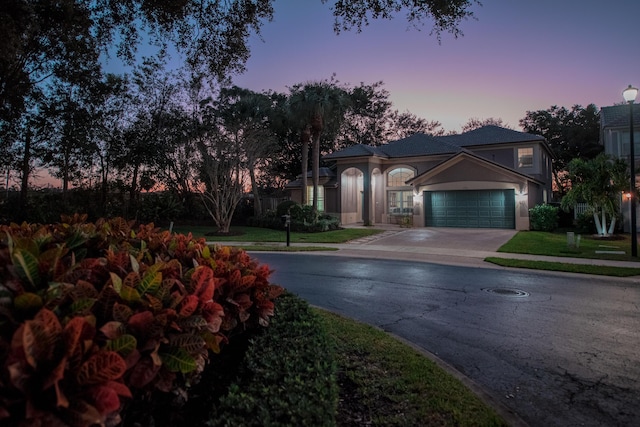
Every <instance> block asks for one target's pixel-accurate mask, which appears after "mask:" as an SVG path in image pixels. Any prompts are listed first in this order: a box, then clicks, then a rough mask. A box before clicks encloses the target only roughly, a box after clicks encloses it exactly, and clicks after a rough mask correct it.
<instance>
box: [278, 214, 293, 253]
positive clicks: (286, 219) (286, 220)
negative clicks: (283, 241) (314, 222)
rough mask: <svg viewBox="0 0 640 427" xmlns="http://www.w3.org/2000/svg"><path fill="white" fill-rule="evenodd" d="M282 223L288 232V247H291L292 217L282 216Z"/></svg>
mask: <svg viewBox="0 0 640 427" xmlns="http://www.w3.org/2000/svg"><path fill="white" fill-rule="evenodd" d="M280 219H281V220H282V223H283V224H284V229H285V230H287V246H289V244H290V242H291V238H290V234H291V215H282V216H281V217H280Z"/></svg>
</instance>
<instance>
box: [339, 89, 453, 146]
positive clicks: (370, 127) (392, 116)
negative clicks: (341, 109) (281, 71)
mask: <svg viewBox="0 0 640 427" xmlns="http://www.w3.org/2000/svg"><path fill="white" fill-rule="evenodd" d="M382 86H383V83H382V82H376V83H373V84H365V83H361V84H360V85H359V86H356V87H354V88H352V89H350V90H349V96H350V98H351V108H349V110H348V111H347V113H346V115H345V119H344V122H343V125H342V128H341V129H340V135H339V137H338V138H337V139H336V144H335V145H334V146H333V147H331V148H332V150H331V151H334V150H339V149H341V148H344V147H347V146H349V145H353V144H367V145H382V144H386V143H388V142H391V141H395V140H397V139H402V138H405V137H407V136H410V135H413V134H415V133H426V134H429V135H439V134H442V133H443V132H444V131H443V130H442V129H439V128H440V126H441V124H440V123H439V122H437V121H427V120H425V119H422V118H419V117H417V116H416V115H415V114H411V113H410V112H408V111H406V112H403V113H400V112H399V111H398V110H395V109H393V104H392V102H391V101H390V100H389V92H388V91H387V90H385V89H384V88H383V87H382Z"/></svg>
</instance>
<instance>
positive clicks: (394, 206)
mask: <svg viewBox="0 0 640 427" xmlns="http://www.w3.org/2000/svg"><path fill="white" fill-rule="evenodd" d="M388 198H389V215H395V216H398V215H413V191H389V193H388Z"/></svg>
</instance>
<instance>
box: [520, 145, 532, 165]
mask: <svg viewBox="0 0 640 427" xmlns="http://www.w3.org/2000/svg"><path fill="white" fill-rule="evenodd" d="M532 166H533V148H531V147H529V148H518V167H519V168H530V167H532Z"/></svg>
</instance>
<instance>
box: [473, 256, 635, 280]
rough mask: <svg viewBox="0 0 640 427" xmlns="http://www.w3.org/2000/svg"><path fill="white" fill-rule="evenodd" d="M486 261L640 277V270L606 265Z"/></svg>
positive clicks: (491, 259) (568, 271)
mask: <svg viewBox="0 0 640 427" xmlns="http://www.w3.org/2000/svg"><path fill="white" fill-rule="evenodd" d="M485 261H487V262H490V263H493V264H496V265H501V266H503V267H514V268H529V269H533V270H548V271H564V272H567V273H583V274H598V275H601V276H614V277H631V276H638V275H640V268H630V267H610V266H606V265H588V264H571V263H566V262H550V261H530V260H524V259H512V258H497V257H488V258H485Z"/></svg>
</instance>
